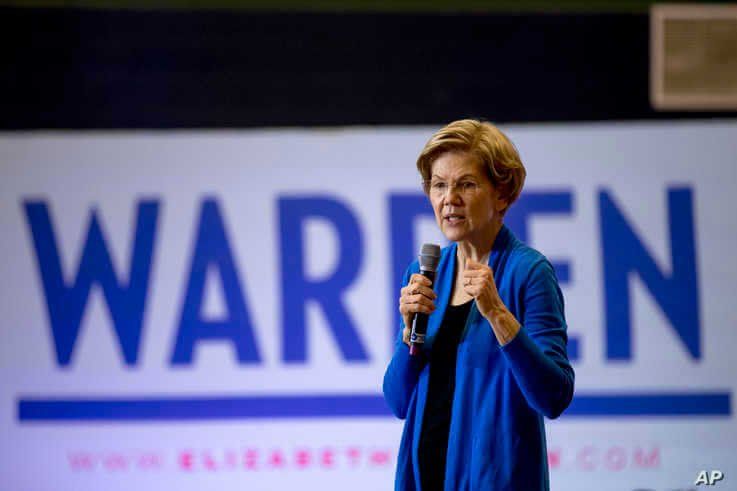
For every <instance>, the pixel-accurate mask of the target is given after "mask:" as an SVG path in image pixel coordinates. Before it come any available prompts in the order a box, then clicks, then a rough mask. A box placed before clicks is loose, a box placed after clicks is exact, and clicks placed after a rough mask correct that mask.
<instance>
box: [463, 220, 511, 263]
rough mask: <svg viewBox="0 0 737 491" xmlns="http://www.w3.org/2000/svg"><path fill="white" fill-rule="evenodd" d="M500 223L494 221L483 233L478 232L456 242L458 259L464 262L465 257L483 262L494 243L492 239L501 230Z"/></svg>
mask: <svg viewBox="0 0 737 491" xmlns="http://www.w3.org/2000/svg"><path fill="white" fill-rule="evenodd" d="M501 228H502V224H501V222H499V223H496V222H495V223H494V224H492V225H491V226H490V227H489V228H488V229H487V230H484V231H483V233H481V234H478V236H477V237H472V238H470V239H468V240H462V241H459V242H458V252H457V254H458V259H460V260H462V262H463V264H465V262H466V259H469V258H470V259H473V260H474V261H476V262H480V263H485V262H486V261H487V260H488V258H489V254H490V253H491V248H492V247H493V245H494V240H495V239H496V236H497V235H498V234H499V230H501Z"/></svg>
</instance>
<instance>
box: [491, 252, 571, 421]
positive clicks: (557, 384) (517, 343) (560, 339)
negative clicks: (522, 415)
mask: <svg viewBox="0 0 737 491" xmlns="http://www.w3.org/2000/svg"><path fill="white" fill-rule="evenodd" d="M522 301H523V304H524V307H523V315H522V319H518V320H520V321H521V322H522V326H521V328H520V330H519V332H518V333H517V335H516V336H515V337H514V338H513V339H512V340H511V341H510V342H508V343H507V344H505V345H504V346H502V348H501V351H502V353H504V355H505V357H506V359H507V361H508V362H509V365H510V367H511V370H512V373H513V375H514V377H515V380H516V381H517V383H518V384H519V386H520V389H521V390H522V393H523V394H524V396H525V399H526V400H527V402H528V404H530V406H532V407H533V408H534V409H535V410H537V411H538V412H540V413H542V414H543V415H545V416H547V417H548V418H551V419H552V418H557V417H558V416H560V414H561V413H562V412H563V411H564V410H565V409H566V408H567V407H568V405H569V404H570V403H571V399H572V398H573V384H574V372H573V368H572V367H571V364H570V362H569V361H568V354H567V351H566V345H567V343H568V335H567V334H566V322H565V317H564V311H563V294H562V293H561V291H560V287H559V286H558V281H557V279H556V277H555V272H554V271H553V267H552V266H551V264H550V262H548V260H547V259H542V260H541V261H539V262H536V263H535V264H534V265H533V266H532V268H531V270H530V274H529V275H528V279H527V281H526V282H525V286H524V287H523V291H522Z"/></svg>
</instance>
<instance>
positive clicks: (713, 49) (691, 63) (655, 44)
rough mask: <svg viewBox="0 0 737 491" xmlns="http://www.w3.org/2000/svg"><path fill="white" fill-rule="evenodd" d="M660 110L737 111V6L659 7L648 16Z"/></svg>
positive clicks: (653, 93) (653, 87)
mask: <svg viewBox="0 0 737 491" xmlns="http://www.w3.org/2000/svg"><path fill="white" fill-rule="evenodd" d="M650 19H651V20H650V22H651V32H650V99H651V102H652V105H653V107H654V108H656V109H664V110H668V109H674V110H704V109H708V110H733V109H737V5H721V6H717V5H656V6H653V8H652V10H651V16H650Z"/></svg>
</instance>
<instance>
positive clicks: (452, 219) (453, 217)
mask: <svg viewBox="0 0 737 491" xmlns="http://www.w3.org/2000/svg"><path fill="white" fill-rule="evenodd" d="M443 219H444V220H445V221H446V222H448V223H449V224H450V225H456V224H458V223H460V222H462V221H463V220H465V219H466V217H465V216H464V215H459V214H457V213H449V214H447V215H445V216H444V217H443Z"/></svg>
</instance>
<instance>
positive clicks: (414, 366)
mask: <svg viewBox="0 0 737 491" xmlns="http://www.w3.org/2000/svg"><path fill="white" fill-rule="evenodd" d="M415 264H416V262H415V263H413V264H412V265H410V267H409V268H407V271H405V273H404V278H403V279H402V287H404V286H406V285H407V284H408V283H409V278H410V276H411V275H412V272H413V266H415ZM414 269H419V268H414ZM403 329H404V321H403V320H402V318H401V316H400V321H399V333H398V334H397V339H396V340H395V342H394V354H393V355H392V359H391V361H390V362H389V366H388V367H387V368H386V372H385V373H384V385H383V390H384V399H385V400H386V403H387V404H388V405H389V408H390V409H391V410H392V413H394V415H395V416H396V417H398V418H400V419H404V418H406V417H407V409H408V408H409V402H410V399H411V398H412V393H413V392H414V390H415V386H416V385H417V380H418V378H419V376H420V372H421V371H422V368H423V367H424V365H425V363H426V361H425V357H424V356H410V355H409V347H408V346H407V345H406V344H404V343H403V342H402V331H403Z"/></svg>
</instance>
